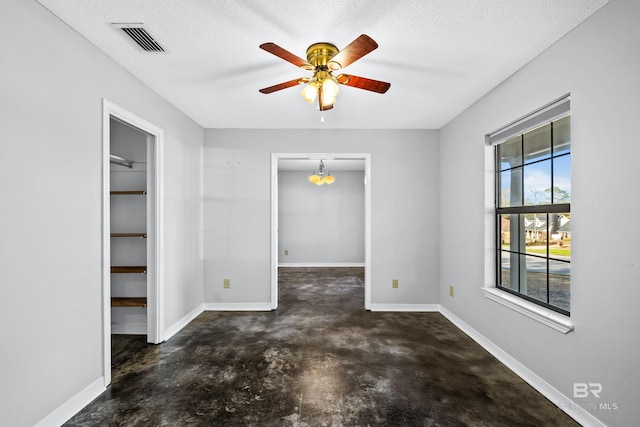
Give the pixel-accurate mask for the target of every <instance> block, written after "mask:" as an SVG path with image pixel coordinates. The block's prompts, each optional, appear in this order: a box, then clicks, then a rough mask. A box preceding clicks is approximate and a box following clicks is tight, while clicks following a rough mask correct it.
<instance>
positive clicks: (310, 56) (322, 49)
mask: <svg viewBox="0 0 640 427" xmlns="http://www.w3.org/2000/svg"><path fill="white" fill-rule="evenodd" d="M337 54H338V48H337V47H336V46H335V45H333V44H331V43H314V44H312V45H311V46H309V48H308V49H307V61H309V64H311V65H313V67H314V68H315V69H316V70H317V69H325V70H326V69H327V68H328V64H329V61H331V58H333V57H334V56H336V55H337Z"/></svg>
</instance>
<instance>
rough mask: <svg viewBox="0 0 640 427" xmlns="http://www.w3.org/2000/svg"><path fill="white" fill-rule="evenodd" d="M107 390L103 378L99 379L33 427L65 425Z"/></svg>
mask: <svg viewBox="0 0 640 427" xmlns="http://www.w3.org/2000/svg"><path fill="white" fill-rule="evenodd" d="M106 389H107V388H106V387H105V385H104V377H100V378H98V379H97V380H95V381H94V382H92V383H91V384H89V385H88V386H87V387H85V388H84V390H82V391H81V392H80V393H78V394H76V395H75V396H73V397H72V398H71V399H69V400H67V401H66V402H65V403H63V404H62V405H61V406H59V407H58V409H56V410H55V411H53V412H52V413H50V414H49V415H47V416H46V417H45V418H43V419H42V420H40V421H39V422H38V423H37V424H36V425H35V427H59V426H61V425H62V424H64V423H66V422H67V421H69V420H70V419H71V417H73V416H74V415H75V414H77V413H78V412H80V411H81V410H82V408H84V407H85V406H87V405H88V404H89V403H91V402H92V401H93V399H95V398H96V397H98V396H100V395H101V394H102V393H103V392H104V391H105V390H106Z"/></svg>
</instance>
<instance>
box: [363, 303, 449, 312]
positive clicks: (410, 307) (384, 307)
mask: <svg viewBox="0 0 640 427" xmlns="http://www.w3.org/2000/svg"><path fill="white" fill-rule="evenodd" d="M369 310H371V311H398V312H399V311H408V312H411V311H413V312H437V311H440V305H438V304H371V305H370V306H369Z"/></svg>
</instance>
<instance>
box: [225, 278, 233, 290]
mask: <svg viewBox="0 0 640 427" xmlns="http://www.w3.org/2000/svg"><path fill="white" fill-rule="evenodd" d="M224 287H225V288H227V289H229V288H230V287H231V279H224Z"/></svg>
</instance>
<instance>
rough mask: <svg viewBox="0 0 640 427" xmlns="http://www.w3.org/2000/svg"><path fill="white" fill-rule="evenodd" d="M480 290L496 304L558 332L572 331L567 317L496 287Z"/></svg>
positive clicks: (571, 324) (571, 325)
mask: <svg viewBox="0 0 640 427" xmlns="http://www.w3.org/2000/svg"><path fill="white" fill-rule="evenodd" d="M482 291H483V292H484V296H485V297H487V298H489V299H490V300H492V301H495V302H497V303H498V304H502V305H504V306H505V307H507V308H510V309H511V310H514V311H517V312H518V313H520V314H524V315H525V316H527V317H529V318H531V319H533V320H535V321H537V322H540V323H542V324H543V325H546V326H548V327H550V328H552V329H555V330H556V331H558V332H562V333H563V334H567V333H569V332H571V331H573V323H571V321H570V320H569V318H568V317H566V316H563V315H561V314H559V313H556V312H555V311H552V310H548V309H546V308H544V307H540V306H539V305H536V304H534V303H532V302H529V301H525V300H523V299H521V298H518V297H516V296H515V295H511V294H510V293H508V292H503V291H501V290H499V289H497V288H491V287H483V288H482Z"/></svg>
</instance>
